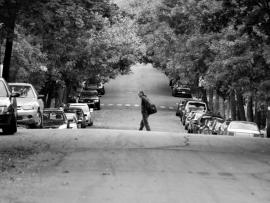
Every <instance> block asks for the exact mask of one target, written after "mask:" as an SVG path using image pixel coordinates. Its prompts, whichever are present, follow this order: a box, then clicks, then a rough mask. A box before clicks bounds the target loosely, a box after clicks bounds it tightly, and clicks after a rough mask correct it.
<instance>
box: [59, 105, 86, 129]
mask: <svg viewBox="0 0 270 203" xmlns="http://www.w3.org/2000/svg"><path fill="white" fill-rule="evenodd" d="M64 112H65V113H75V114H76V115H77V120H78V125H79V126H80V127H81V128H86V126H87V122H86V117H87V114H85V113H84V112H83V110H82V109H81V108H80V107H72V106H69V107H68V108H65V109H64Z"/></svg>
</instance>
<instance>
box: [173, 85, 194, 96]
mask: <svg viewBox="0 0 270 203" xmlns="http://www.w3.org/2000/svg"><path fill="white" fill-rule="evenodd" d="M172 96H174V97H181V98H192V94H191V90H190V88H188V87H181V86H174V87H173V88H172Z"/></svg>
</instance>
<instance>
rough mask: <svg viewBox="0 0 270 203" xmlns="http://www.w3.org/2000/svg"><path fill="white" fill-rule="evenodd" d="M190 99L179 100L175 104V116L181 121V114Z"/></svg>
mask: <svg viewBox="0 0 270 203" xmlns="http://www.w3.org/2000/svg"><path fill="white" fill-rule="evenodd" d="M191 100H193V99H191V98H180V100H179V102H178V103H177V107H176V112H175V115H176V116H179V117H180V120H182V116H183V112H184V109H185V106H186V103H187V102H188V101H191Z"/></svg>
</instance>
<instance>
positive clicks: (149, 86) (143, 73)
mask: <svg viewBox="0 0 270 203" xmlns="http://www.w3.org/2000/svg"><path fill="white" fill-rule="evenodd" d="M105 89H106V94H105V95H104V96H102V97H101V103H102V106H101V108H102V110H101V111H96V112H95V123H94V127H95V128H106V129H129V130H137V129H138V128H139V123H140V120H141V113H140V102H141V101H140V98H139V97H138V92H139V91H140V90H143V91H144V92H145V94H146V95H147V96H148V98H149V99H150V100H151V102H152V103H154V104H156V106H157V108H158V113H156V114H154V115H151V116H150V117H149V124H150V127H151V129H152V130H153V131H164V132H184V129H183V127H182V125H180V124H179V118H177V117H176V116H175V108H176V103H177V102H178V100H179V99H178V98H176V97H172V96H171V89H170V87H169V79H168V78H167V77H166V76H165V75H164V74H163V73H161V72H159V71H158V70H156V69H154V68H153V67H152V66H151V65H136V66H134V67H132V73H131V74H129V75H124V76H119V77H118V78H117V79H115V80H111V81H110V82H109V83H108V84H106V85H105Z"/></svg>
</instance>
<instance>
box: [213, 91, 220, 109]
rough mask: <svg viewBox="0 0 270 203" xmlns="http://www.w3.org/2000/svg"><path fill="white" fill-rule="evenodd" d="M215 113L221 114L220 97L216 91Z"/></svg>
mask: <svg viewBox="0 0 270 203" xmlns="http://www.w3.org/2000/svg"><path fill="white" fill-rule="evenodd" d="M214 113H220V112H219V95H218V94H217V92H216V91H215V103H214Z"/></svg>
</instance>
